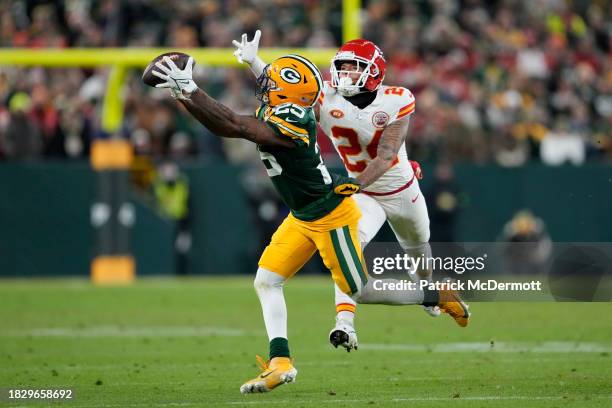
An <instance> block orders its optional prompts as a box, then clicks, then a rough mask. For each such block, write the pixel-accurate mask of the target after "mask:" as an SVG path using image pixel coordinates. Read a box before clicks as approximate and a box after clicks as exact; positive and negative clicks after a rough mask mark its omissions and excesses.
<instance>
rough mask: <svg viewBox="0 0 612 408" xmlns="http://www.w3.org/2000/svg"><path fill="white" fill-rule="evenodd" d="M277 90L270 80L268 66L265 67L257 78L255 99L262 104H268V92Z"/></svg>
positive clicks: (273, 82) (274, 83)
mask: <svg viewBox="0 0 612 408" xmlns="http://www.w3.org/2000/svg"><path fill="white" fill-rule="evenodd" d="M272 89H277V88H276V82H275V81H274V80H273V79H272V78H270V64H268V65H266V67H265V68H264V70H263V72H262V73H261V75H259V77H258V78H257V88H256V89H255V97H256V98H257V99H258V100H259V101H260V102H262V103H266V104H268V103H270V90H272Z"/></svg>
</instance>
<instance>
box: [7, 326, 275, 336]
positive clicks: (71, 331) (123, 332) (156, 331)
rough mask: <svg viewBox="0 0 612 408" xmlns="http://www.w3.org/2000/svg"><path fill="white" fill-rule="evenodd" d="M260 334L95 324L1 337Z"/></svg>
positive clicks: (211, 328) (207, 328)
mask: <svg viewBox="0 0 612 408" xmlns="http://www.w3.org/2000/svg"><path fill="white" fill-rule="evenodd" d="M258 334H263V331H255V330H254V331H246V330H242V329H234V328H231V327H214V326H140V327H138V326H129V327H122V326H93V327H83V328H78V327H45V328H37V329H29V330H14V331H8V332H4V333H1V334H0V337H94V338H95V337H212V336H225V337H238V336H250V335H258Z"/></svg>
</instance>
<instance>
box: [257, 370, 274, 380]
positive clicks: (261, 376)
mask: <svg viewBox="0 0 612 408" xmlns="http://www.w3.org/2000/svg"><path fill="white" fill-rule="evenodd" d="M275 371H276V368H275V369H274V370H272V371H270V372H269V373H266V374H261V375H260V376H259V378H266V377H267V376H269V375H270V374H272V373H273V372H275Z"/></svg>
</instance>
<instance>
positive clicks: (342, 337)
mask: <svg viewBox="0 0 612 408" xmlns="http://www.w3.org/2000/svg"><path fill="white" fill-rule="evenodd" d="M329 342H330V343H331V344H332V346H334V347H335V348H338V346H342V347H344V349H345V350H346V351H348V352H349V353H350V351H351V350H357V348H358V347H359V344H358V342H357V332H356V331H355V328H354V327H353V325H352V324H351V323H350V322H347V321H346V320H336V327H334V328H333V329H332V331H331V332H330V333H329Z"/></svg>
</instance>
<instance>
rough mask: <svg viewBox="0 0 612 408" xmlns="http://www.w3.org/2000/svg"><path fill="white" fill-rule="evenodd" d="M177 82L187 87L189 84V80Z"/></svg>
mask: <svg viewBox="0 0 612 408" xmlns="http://www.w3.org/2000/svg"><path fill="white" fill-rule="evenodd" d="M176 82H178V83H179V84H183V85H187V84H188V83H189V81H188V80H178V81H176Z"/></svg>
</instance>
